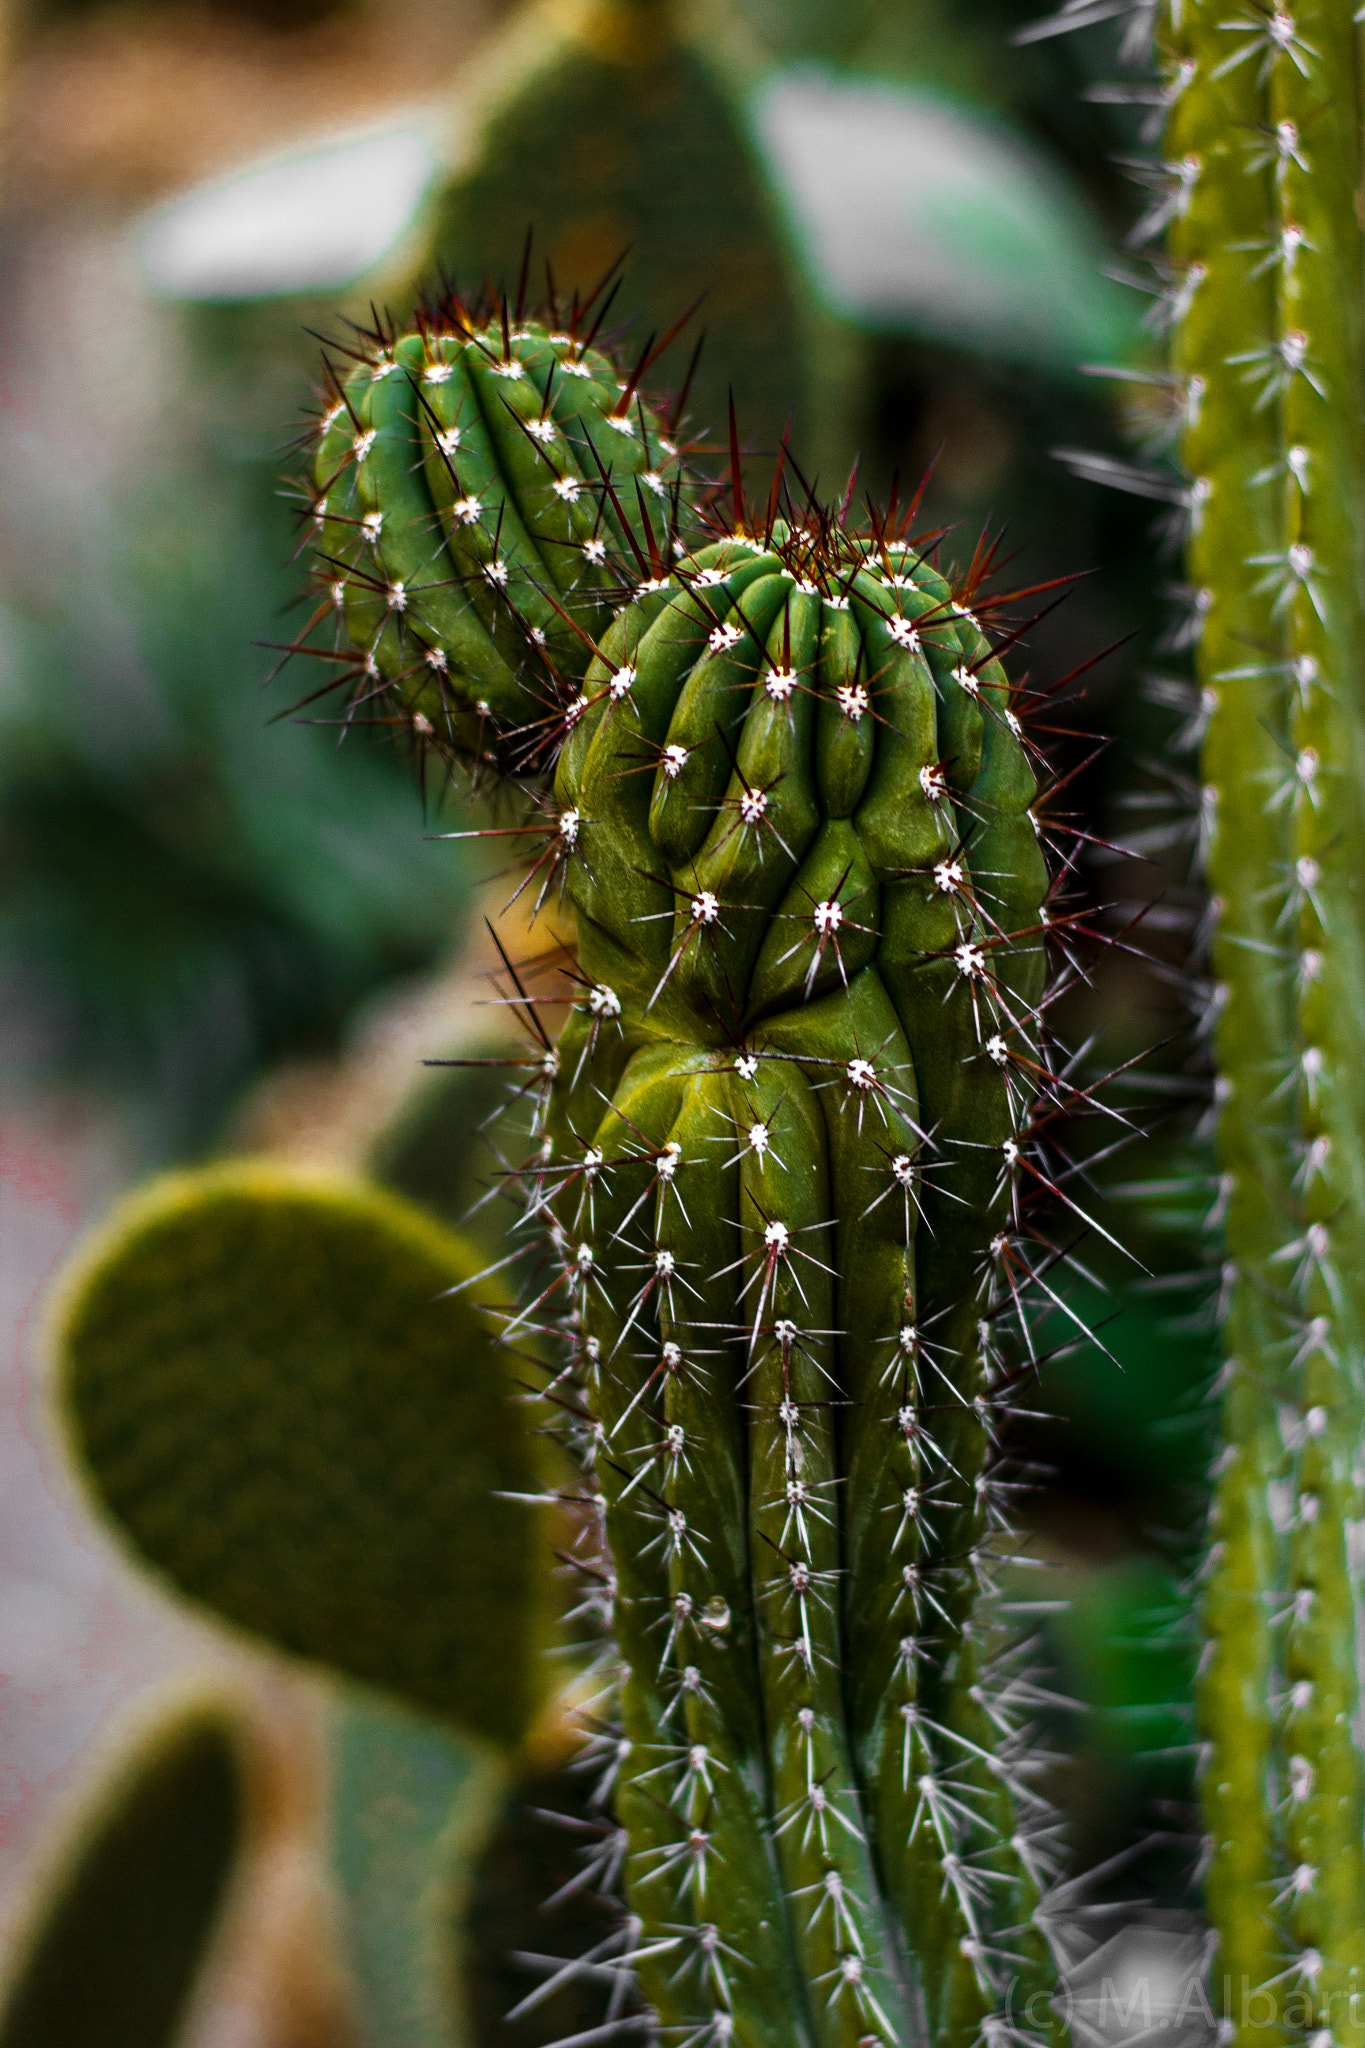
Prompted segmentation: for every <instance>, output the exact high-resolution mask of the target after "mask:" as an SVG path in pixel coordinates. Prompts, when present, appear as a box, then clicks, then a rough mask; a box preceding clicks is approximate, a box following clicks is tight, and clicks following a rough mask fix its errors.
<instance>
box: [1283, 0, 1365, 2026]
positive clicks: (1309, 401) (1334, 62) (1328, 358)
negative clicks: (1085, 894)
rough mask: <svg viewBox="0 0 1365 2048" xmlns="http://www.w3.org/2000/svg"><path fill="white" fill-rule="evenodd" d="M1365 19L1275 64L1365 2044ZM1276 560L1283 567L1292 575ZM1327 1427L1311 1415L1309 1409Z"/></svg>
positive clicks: (1308, 923)
mask: <svg viewBox="0 0 1365 2048" xmlns="http://www.w3.org/2000/svg"><path fill="white" fill-rule="evenodd" d="M1356 44H1357V38H1356V31H1355V26H1354V23H1353V21H1352V10H1351V8H1350V7H1349V6H1348V5H1343V4H1341V0H1319V4H1316V5H1313V4H1310V5H1301V6H1299V7H1298V8H1297V9H1296V10H1295V14H1294V39H1293V41H1292V42H1291V43H1290V44H1289V46H1288V48H1287V50H1286V51H1285V52H1284V53H1283V54H1281V55H1279V57H1278V59H1277V61H1275V62H1274V63H1273V65H1272V66H1271V67H1270V95H1269V96H1270V113H1271V119H1272V122H1273V124H1274V127H1275V132H1276V134H1277V135H1280V136H1287V135H1289V134H1290V133H1292V134H1293V135H1294V136H1295V137H1296V138H1297V146H1296V147H1292V148H1290V149H1288V150H1287V151H1286V153H1285V154H1284V155H1283V157H1282V158H1281V160H1280V166H1279V168H1280V175H1279V177H1278V178H1277V180H1276V196H1277V199H1278V202H1279V204H1278V210H1277V214H1276V220H1275V229H1276V238H1277V246H1274V247H1273V250H1272V253H1273V255H1274V256H1275V258H1276V259H1277V260H1276V262H1275V264H1274V275H1275V278H1276V282H1277V289H1278V299H1279V308H1278V310H1279V320H1280V330H1279V333H1280V353H1281V361H1282V365H1283V369H1282V372H1281V381H1282V390H1281V392H1280V411H1281V418H1282V433H1283V467H1282V470H1281V473H1280V475H1279V477H1278V478H1277V479H1276V489H1277V491H1278V494H1279V497H1280V502H1281V506H1282V510H1283V517H1284V541H1285V546H1284V569H1283V570H1282V571H1281V572H1280V573H1281V574H1282V576H1283V581H1282V582H1281V584H1280V587H1279V590H1278V592H1277V604H1278V606H1279V609H1280V612H1281V615H1282V618H1283V622H1284V635H1285V648H1286V654H1287V657H1288V664H1289V671H1290V675H1291V677H1292V679H1293V683H1294V690H1293V695H1292V698H1291V707H1292V709H1291V747H1292V752H1293V761H1294V767H1293V771H1292V774H1291V775H1287V776H1286V777H1285V779H1284V783H1283V784H1282V791H1281V793H1282V794H1285V793H1287V796H1288V804H1287V808H1288V809H1289V810H1290V812H1291V814H1292V817H1293V825H1294V840H1293V851H1294V867H1293V871H1292V876H1291V899H1290V901H1291V914H1292V913H1294V912H1295V911H1296V913H1297V914H1296V918H1295V922H1296V925H1297V930H1296V931H1295V932H1294V937H1295V939H1296V940H1297V946H1298V974H1297V986H1298V990H1299V1026H1300V1042H1301V1046H1302V1052H1301V1055H1300V1058H1301V1076H1302V1099H1301V1105H1300V1115H1301V1119H1302V1126H1301V1127H1302V1142H1303V1148H1304V1149H1303V1165H1302V1168H1301V1171H1300V1173H1299V1175H1298V1176H1297V1178H1298V1180H1299V1182H1300V1184H1301V1185H1302V1188H1303V1194H1302V1204H1303V1219H1304V1225H1305V1228H1304V1234H1303V1238H1302V1240H1301V1241H1300V1243H1299V1245H1298V1246H1297V1247H1296V1250H1297V1252H1298V1254H1299V1256H1298V1266H1297V1274H1296V1278H1297V1279H1298V1281H1299V1288H1300V1296H1301V1309H1302V1324H1301V1329H1302V1334H1301V1339H1300V1342H1299V1344H1298V1346H1297V1351H1296V1356H1297V1359H1298V1362H1299V1385H1298V1389H1297V1391H1298V1395H1299V1405H1300V1410H1301V1414H1302V1417H1303V1418H1304V1419H1303V1421H1302V1422H1301V1425H1300V1427H1301V1432H1302V1439H1303V1440H1302V1444H1301V1447H1300V1450H1299V1454H1298V1460H1297V1469H1296V1470H1295V1473H1294V1485H1295V1489H1296V1495H1297V1517H1296V1526H1295V1528H1294V1530H1293V1532H1292V1535H1291V1539H1290V1546H1289V1560H1288V1562H1289V1590H1290V1595H1291V1600H1292V1603H1293V1604H1292V1607H1291V1612H1290V1619H1289V1622H1288V1624H1287V1633H1286V1639H1285V1645H1284V1678H1285V1686H1286V1694H1285V1700H1286V1706H1285V1717H1284V1722H1283V1726H1282V1741H1283V1747H1284V1753H1285V1755H1286V1757H1287V1759H1288V1763H1287V1769H1288V1773H1289V1783H1288V1805H1287V1810H1286V1817H1285V1838H1286V1850H1287V1854H1288V1861H1289V1864H1290V1866H1291V1868H1292V1871H1293V1876H1292V1878H1291V1880H1290V1893H1289V1916H1288V1917H1289V1925H1290V1931H1291V1934H1292V1936H1293V1939H1294V1941H1295V1942H1296V1944H1297V1946H1298V1949H1299V1955H1300V1968H1301V1970H1302V1972H1303V1977H1304V1988H1305V1990H1307V1991H1308V1992H1309V1994H1310V1995H1311V1996H1312V1998H1313V2000H1314V2003H1315V2005H1316V2007H1317V2009H1318V2011H1319V2013H1320V2015H1321V2016H1322V2023H1323V2024H1324V2025H1326V2026H1328V2027H1330V2029H1331V2031H1332V2034H1333V2038H1334V2039H1335V2040H1337V2041H1340V2042H1343V2043H1346V2042H1351V2043H1359V2042H1360V2041H1361V2040H1362V2039H1365V2019H1362V2017H1361V2012H1360V1997H1359V1994H1360V1992H1361V1990H1362V1988H1365V1977H1363V1976H1362V1969H1363V1967H1365V1927H1362V1923H1361V1912H1360V1902H1361V1899H1362V1898H1365V1847H1363V1844H1362V1828H1363V1826H1365V1779H1363V1777H1362V1762H1361V1756H1360V1752H1359V1749H1358V1747H1357V1741H1358V1738H1359V1726H1358V1683H1357V1676H1356V1636H1357V1622H1356V1614H1355V1606H1354V1602H1353V1598H1352V1593H1351V1578H1350V1571H1349V1566H1348V1558H1347V1539H1346V1521H1347V1518H1348V1517H1349V1515H1350V1513H1351V1496H1352V1489H1353V1467H1354V1465H1355V1462H1356V1459H1357V1457H1358V1449H1357V1446H1358V1444H1359V1440H1360V1433H1361V1422H1362V1412H1361V1397H1360V1388H1359V1385H1358V1383H1357V1382H1356V1381H1355V1379H1354V1377H1353V1373H1352V1367H1351V1361H1353V1360H1358V1359H1359V1358H1360V1357H1361V1355H1362V1348H1363V1347H1365V1142H1363V1140H1365V916H1363V915H1362V910H1363V908H1365V906H1363V905H1362V888H1361V875H1362V870H1363V865H1365V820H1363V819H1362V796H1361V791H1362V775H1363V774H1365V752H1362V746H1361V721H1362V717H1363V716H1365V656H1362V646H1363V645H1365V640H1363V638H1362V635H1363V633H1365V613H1363V611H1362V601H1361V571H1362V566H1363V557H1362V538H1363V537H1365V427H1363V424H1362V419H1361V407H1360V390H1361V379H1362V353H1361V331H1360V325H1361V296H1360V289H1359V281H1360V279H1361V276H1362V250H1361V233H1360V224H1359V220H1358V216H1357V212H1356V186H1357V181H1358V178H1359V173H1360V163H1359V155H1360V152H1359V141H1358V131H1359V118H1360V117H1359V104H1360V101H1359V80H1358V75H1357V48H1356ZM1276 566H1277V568H1278V565H1276ZM1310 1418H1311V1419H1310Z"/></svg>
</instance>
